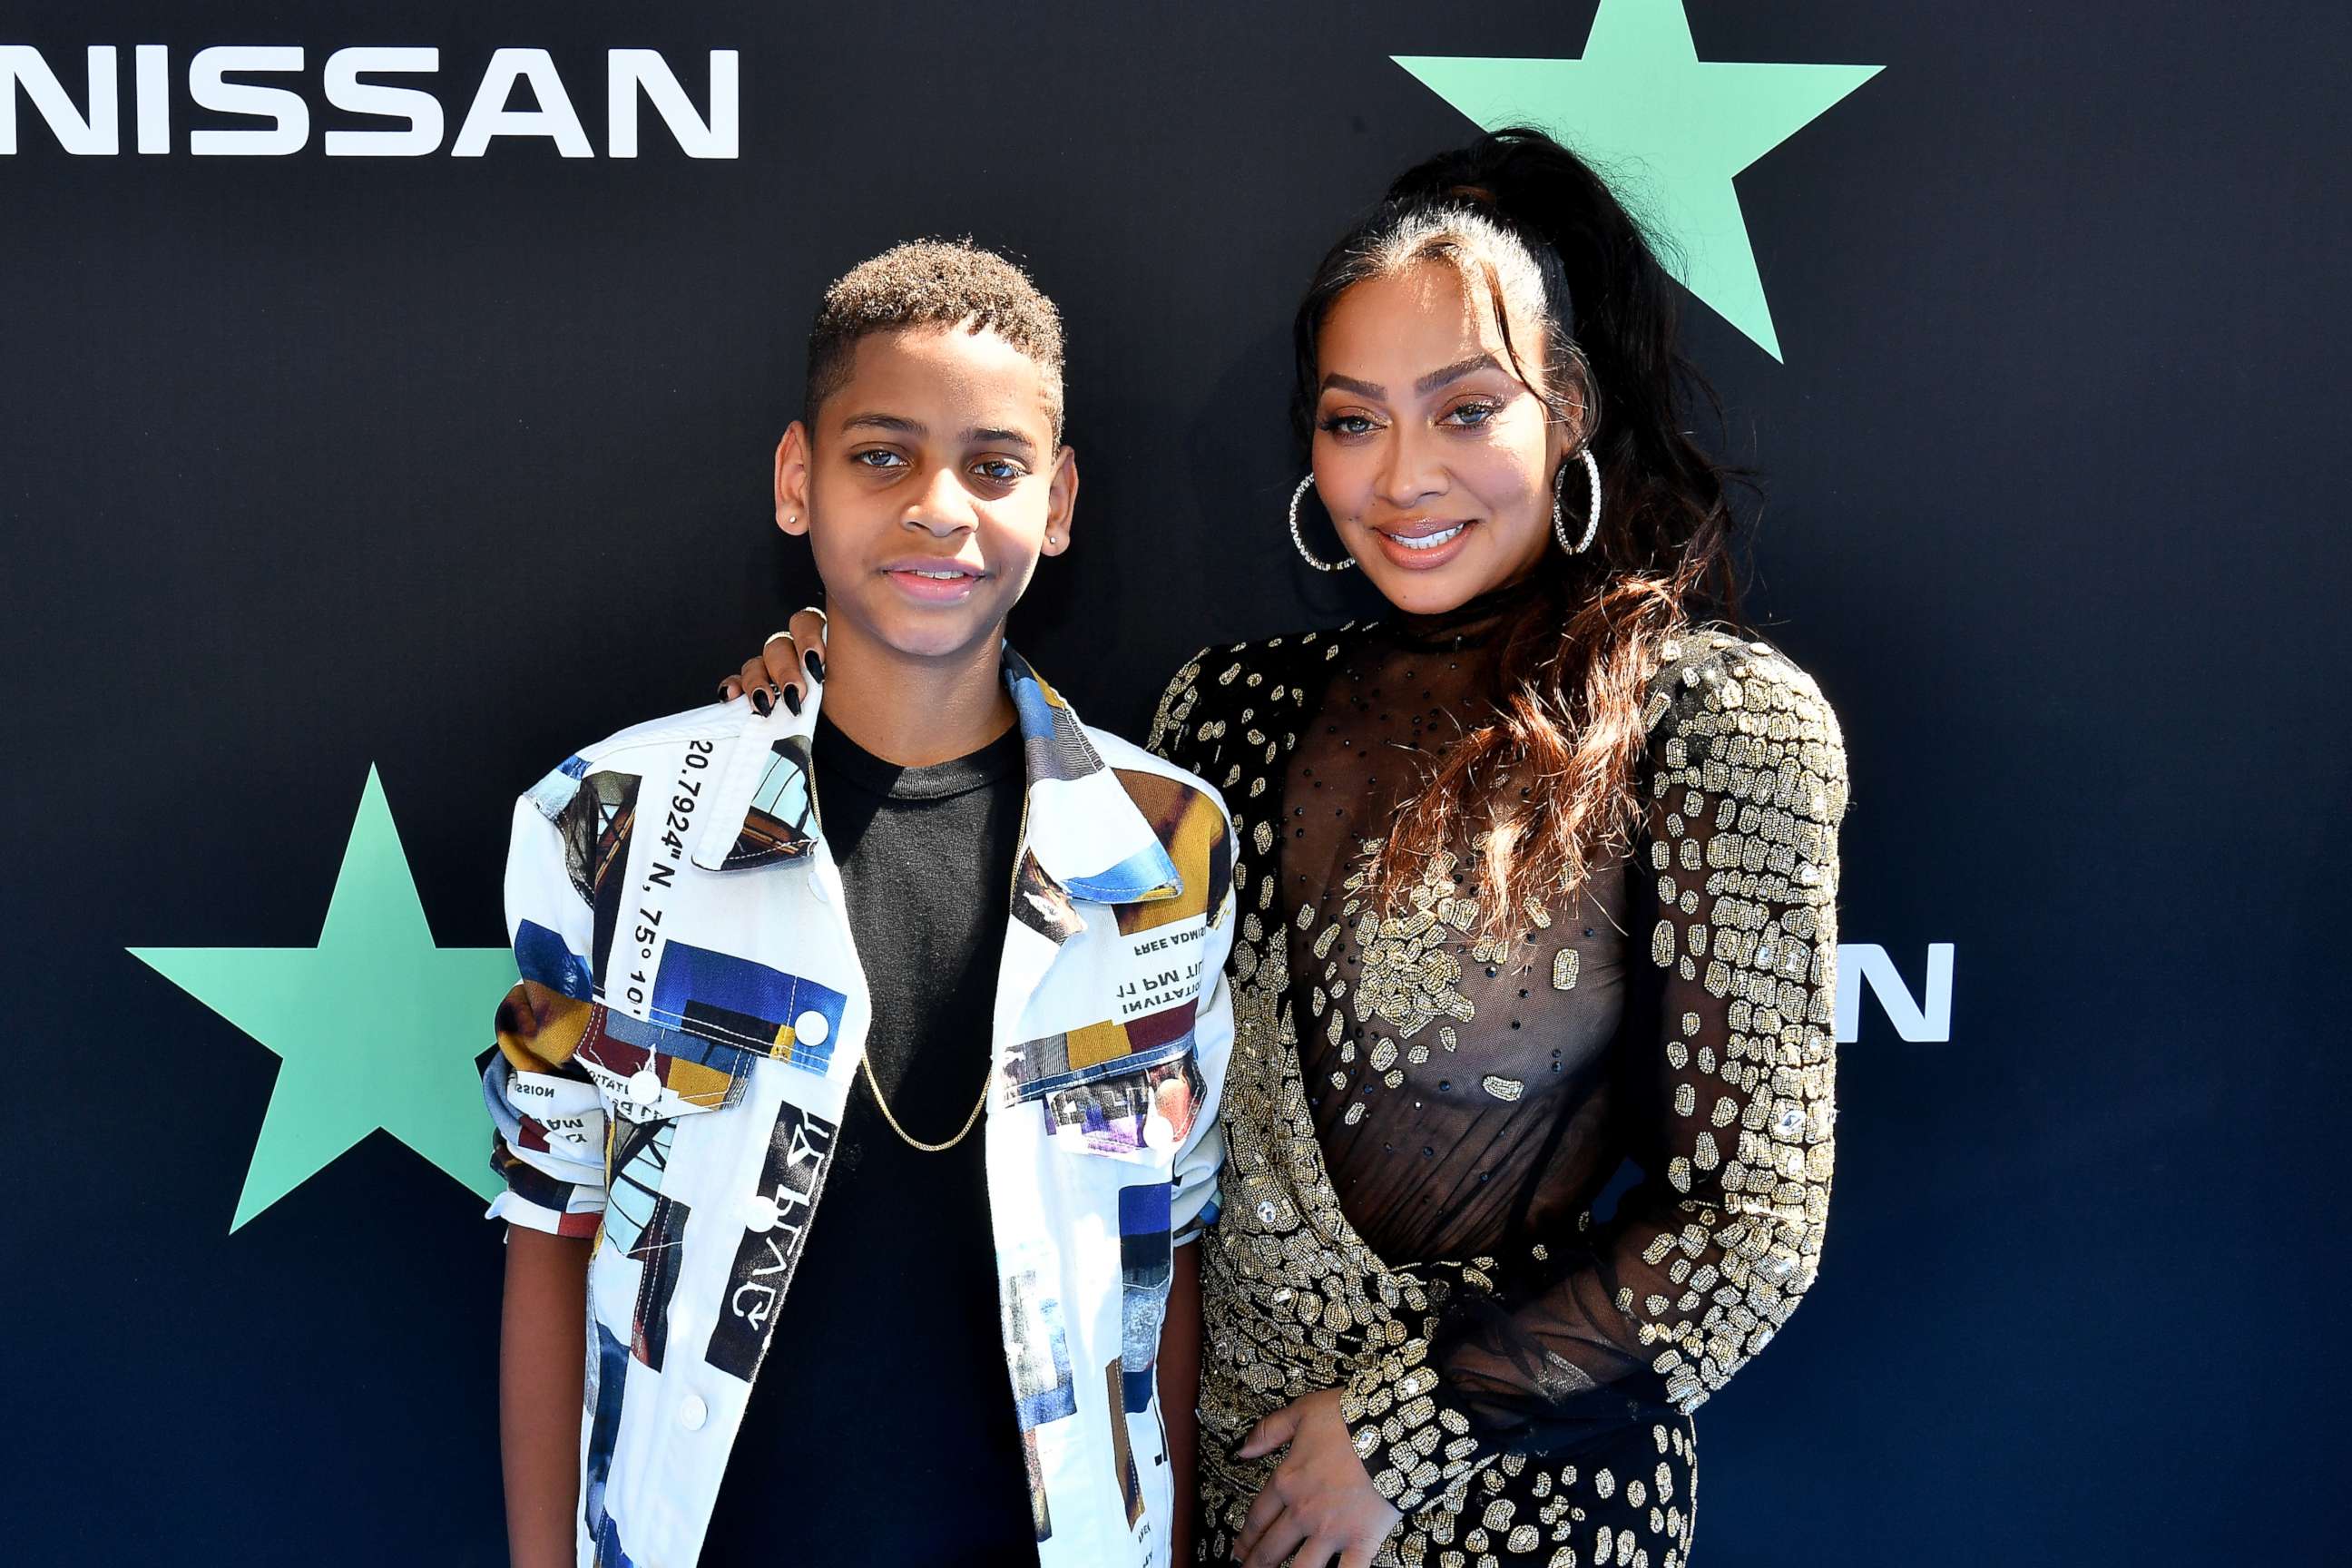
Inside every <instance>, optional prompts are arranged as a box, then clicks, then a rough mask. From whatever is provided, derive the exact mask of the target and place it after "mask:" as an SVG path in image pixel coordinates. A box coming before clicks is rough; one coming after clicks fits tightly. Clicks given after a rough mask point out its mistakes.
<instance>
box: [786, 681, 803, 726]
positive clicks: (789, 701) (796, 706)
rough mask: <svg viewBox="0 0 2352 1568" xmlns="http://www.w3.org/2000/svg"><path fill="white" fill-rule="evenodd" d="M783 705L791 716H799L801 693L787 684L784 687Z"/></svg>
mask: <svg viewBox="0 0 2352 1568" xmlns="http://www.w3.org/2000/svg"><path fill="white" fill-rule="evenodd" d="M784 707H785V709H786V710H788V711H789V712H790V713H791V714H792V716H793V718H795V719H797V718H799V717H800V716H801V694H800V693H799V692H798V691H797V690H795V689H793V688H792V687H789V686H787V687H785V688H784Z"/></svg>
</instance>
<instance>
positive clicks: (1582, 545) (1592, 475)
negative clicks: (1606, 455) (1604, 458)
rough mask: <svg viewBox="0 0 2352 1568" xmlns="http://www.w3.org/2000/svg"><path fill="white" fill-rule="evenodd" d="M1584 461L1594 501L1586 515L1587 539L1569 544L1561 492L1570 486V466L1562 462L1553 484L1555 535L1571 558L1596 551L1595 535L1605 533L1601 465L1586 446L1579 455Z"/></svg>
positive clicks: (1552, 501)
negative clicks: (1592, 549)
mask: <svg viewBox="0 0 2352 1568" xmlns="http://www.w3.org/2000/svg"><path fill="white" fill-rule="evenodd" d="M1577 456H1578V457H1580V458H1583V459H1584V477H1585V478H1586V479H1589V480H1590V481H1591V485H1592V502H1591V505H1590V506H1588V507H1587V508H1586V509H1585V512H1584V537H1583V538H1581V539H1580V540H1578V541H1577V542H1575V543H1573V544H1570V542H1568V518H1567V516H1566V514H1564V513H1563V512H1562V511H1561V510H1560V492H1561V491H1562V490H1563V489H1566V488H1567V485H1568V465H1567V464H1566V463H1562V464H1561V465H1560V466H1559V473H1558V474H1555V475H1554V476H1553V477H1552V481H1551V536H1552V537H1553V538H1554V539H1557V540H1559V547H1560V548H1561V549H1562V550H1565V551H1567V552H1569V553H1570V555H1581V554H1583V553H1584V552H1586V551H1588V550H1590V549H1591V548H1592V536H1593V535H1594V534H1596V533H1598V532H1600V531H1601V465H1600V464H1599V463H1598V462H1596V461H1594V459H1593V456H1592V448H1591V447H1589V446H1588V447H1585V448H1584V450H1582V451H1581V452H1579V453H1578V454H1577Z"/></svg>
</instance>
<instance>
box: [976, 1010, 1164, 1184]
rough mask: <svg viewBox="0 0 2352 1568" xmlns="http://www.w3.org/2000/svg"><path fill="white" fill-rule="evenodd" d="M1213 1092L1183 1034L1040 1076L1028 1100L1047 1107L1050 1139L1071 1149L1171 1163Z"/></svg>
mask: <svg viewBox="0 0 2352 1568" xmlns="http://www.w3.org/2000/svg"><path fill="white" fill-rule="evenodd" d="M1204 1092H1205V1089H1204V1085H1203V1083H1202V1078H1201V1068H1200V1064H1199V1062H1198V1060H1197V1059H1196V1058H1195V1057H1194V1055H1193V1051H1192V1035H1191V1034H1190V1033H1187V1034H1185V1035H1183V1036H1181V1037H1179V1038H1177V1039H1173V1040H1170V1041H1167V1042H1165V1043H1163V1044H1161V1045H1158V1046H1154V1047H1150V1048H1148V1049H1146V1050H1139V1051H1135V1052H1132V1053H1130V1054H1129V1055H1127V1056H1124V1057H1119V1058H1113V1059H1111V1060H1108V1061H1102V1062H1096V1063H1092V1064H1089V1065H1088V1066H1086V1067H1083V1068H1076V1069H1074V1070H1070V1071H1066V1072H1062V1073H1058V1074H1055V1075H1052V1076H1049V1077H1043V1078H1039V1079H1032V1080H1031V1081H1029V1082H1027V1083H1024V1084H1023V1085H1022V1086H1021V1090H1020V1098H1021V1099H1022V1100H1024V1101H1027V1100H1035V1101H1037V1102H1038V1103H1039V1104H1040V1105H1042V1106H1043V1108H1044V1109H1043V1110H1042V1112H1041V1114H1042V1115H1043V1116H1044V1117H1045V1141H1046V1142H1048V1143H1049V1144H1051V1145H1052V1146H1053V1147H1054V1148H1055V1149H1058V1150H1060V1151H1062V1152H1065V1153H1068V1154H1092V1155H1104V1156H1108V1157H1110V1158H1112V1159H1120V1160H1131V1161H1137V1162H1140V1163H1152V1164H1158V1165H1163V1166H1164V1165H1166V1164H1167V1163H1169V1162H1170V1161H1171V1159H1172V1158H1173V1157H1174V1154H1175V1151H1176V1149H1177V1147H1178V1146H1179V1145H1180V1144H1181V1143H1182V1142H1184V1140H1185V1139H1186V1138H1187V1137H1188V1136H1190V1135H1191V1133H1192V1122H1193V1119H1194V1117H1195V1116H1197V1115H1198V1114H1199V1110H1200V1106H1201V1101H1202V1096H1203V1094H1204Z"/></svg>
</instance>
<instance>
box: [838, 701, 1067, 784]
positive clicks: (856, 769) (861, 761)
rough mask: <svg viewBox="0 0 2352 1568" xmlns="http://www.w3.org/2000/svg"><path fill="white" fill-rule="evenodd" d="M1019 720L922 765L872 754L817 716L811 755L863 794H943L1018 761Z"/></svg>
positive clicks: (996, 776)
mask: <svg viewBox="0 0 2352 1568" xmlns="http://www.w3.org/2000/svg"><path fill="white" fill-rule="evenodd" d="M1021 751H1022V747H1021V726H1020V725H1019V724H1009V725H1007V726H1006V727H1005V731H1004V733H1003V734H1002V735H999V736H998V737H997V738H996V739H995V740H993V741H991V742H988V744H986V745H985V746H982V747H981V748H980V750H978V751H976V752H967V753H965V754H964V755H963V756H961V757H954V758H950V760H949V761H947V762H944V763H930V764H929V765H927V766H924V767H906V766H903V765H901V764H899V763H893V762H889V761H887V760H886V759H884V758H881V757H877V756H876V755H875V754H874V753H873V752H869V751H867V750H866V748H865V747H863V746H861V745H859V744H858V743H857V742H855V741H853V740H851V739H850V738H849V736H848V734H847V733H846V732H845V731H843V730H842V728H841V726H840V725H838V724H835V722H834V721H832V720H830V719H828V718H826V717H825V716H824V712H823V711H822V710H820V711H819V712H818V714H817V716H816V731H815V733H814V736H812V737H811V741H810V748H809V752H810V756H811V758H812V760H813V761H814V763H815V765H816V767H817V769H818V771H819V772H821V773H824V775H825V776H826V779H827V781H828V783H829V784H848V785H849V786H850V787H852V788H853V789H856V790H857V791H859V792H860V793H862V794H865V795H876V796H879V797H882V798H884V799H888V800H946V799H949V798H950V797H952V796H955V795H969V794H970V793H971V792H972V791H973V790H976V789H982V788H985V787H986V786H987V785H989V784H994V783H996V782H997V781H998V780H1000V779H1003V778H1004V777H1005V776H1006V775H1007V774H1010V773H1019V772H1020V771H1021V766H1022V756H1021Z"/></svg>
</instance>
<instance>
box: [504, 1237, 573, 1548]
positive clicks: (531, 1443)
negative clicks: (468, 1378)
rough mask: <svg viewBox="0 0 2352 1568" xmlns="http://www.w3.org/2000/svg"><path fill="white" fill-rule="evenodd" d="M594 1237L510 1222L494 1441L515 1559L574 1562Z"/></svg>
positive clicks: (509, 1537)
mask: <svg viewBox="0 0 2352 1568" xmlns="http://www.w3.org/2000/svg"><path fill="white" fill-rule="evenodd" d="M593 1245H594V1244H593V1242H592V1241H587V1240H583V1239H580V1238H578V1237H568V1236H550V1235H548V1234H547V1233H545V1232H544V1231H537V1230H529V1229H526V1228H524V1227H523V1226H510V1227H509V1229H508V1231H507V1280H506V1300H505V1303H504V1305H503V1307H502V1309H501V1310H500V1312H499V1453H500V1457H501V1458H502V1459H503V1461H504V1467H505V1470H506V1488H507V1551H508V1553H509V1556H510V1557H511V1558H512V1560H513V1563H514V1568H571V1564H572V1562H573V1561H574V1559H575V1556H576V1548H575V1545H574V1542H575V1526H574V1525H573V1522H572V1521H573V1520H574V1518H575V1517H576V1516H577V1514H578V1512H579V1507H580V1406H581V1400H582V1395H583V1378H584V1371H583V1369H584V1368H585V1366H586V1364H587V1329H586V1326H585V1325H586V1323H587V1319H588V1254H589V1250H590V1248H591V1247H593Z"/></svg>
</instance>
